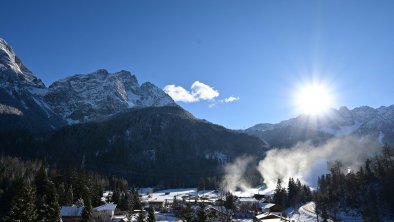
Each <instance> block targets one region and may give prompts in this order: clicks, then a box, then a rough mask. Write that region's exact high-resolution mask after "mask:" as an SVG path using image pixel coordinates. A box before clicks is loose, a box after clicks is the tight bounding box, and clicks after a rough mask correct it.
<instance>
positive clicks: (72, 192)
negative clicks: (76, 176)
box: [66, 185, 74, 206]
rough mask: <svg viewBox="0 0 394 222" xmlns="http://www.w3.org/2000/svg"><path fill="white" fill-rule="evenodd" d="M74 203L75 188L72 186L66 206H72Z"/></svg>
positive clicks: (67, 195)
mask: <svg viewBox="0 0 394 222" xmlns="http://www.w3.org/2000/svg"><path fill="white" fill-rule="evenodd" d="M73 203H74V191H73V186H72V185H70V187H69V188H68V190H67V194H66V204H67V205H69V206H71V205H72V204H73Z"/></svg>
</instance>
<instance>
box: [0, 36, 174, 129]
mask: <svg viewBox="0 0 394 222" xmlns="http://www.w3.org/2000/svg"><path fill="white" fill-rule="evenodd" d="M0 73H1V75H0V80H1V83H0V99H1V100H0V102H1V105H0V114H3V115H2V117H1V118H0V123H2V124H1V125H0V129H3V130H9V129H10V127H11V128H15V129H21V128H22V129H29V130H32V131H34V132H37V131H49V130H53V129H57V128H59V127H61V126H63V125H66V124H75V123H84V122H88V121H94V120H99V119H102V118H107V117H109V116H111V115H114V114H117V113H119V112H121V111H124V110H126V109H129V108H136V107H139V108H141V107H151V106H155V107H159V106H177V105H176V103H175V102H174V101H173V100H172V98H171V97H170V96H168V95H167V94H166V93H164V92H163V91H162V90H161V89H160V88H158V87H157V86H155V85H154V84H152V83H149V82H146V83H144V84H142V85H139V83H138V81H137V78H136V77H135V75H132V74H131V73H130V72H128V71H123V70H122V71H120V72H117V73H114V74H110V73H108V71H106V70H104V69H100V70H97V71H96V72H94V73H91V74H78V75H73V76H71V77H68V78H65V79H62V80H59V81H56V82H54V83H52V84H51V85H50V86H49V87H48V88H47V87H46V86H45V85H44V83H43V82H42V81H41V80H40V79H39V78H37V77H36V76H35V75H34V74H33V73H32V72H31V71H30V70H29V69H27V68H26V67H25V66H24V65H23V63H22V62H21V60H20V59H19V58H18V57H17V56H16V55H15V53H14V51H13V50H12V48H11V47H10V46H9V45H8V44H7V43H6V41H5V40H3V39H0ZM11 123H12V124H11Z"/></svg>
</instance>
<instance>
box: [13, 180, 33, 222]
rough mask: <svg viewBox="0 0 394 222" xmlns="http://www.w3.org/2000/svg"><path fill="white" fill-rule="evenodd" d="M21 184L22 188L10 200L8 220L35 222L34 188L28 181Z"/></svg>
mask: <svg viewBox="0 0 394 222" xmlns="http://www.w3.org/2000/svg"><path fill="white" fill-rule="evenodd" d="M21 184H22V187H23V188H22V189H21V190H20V192H19V193H18V194H17V195H16V196H15V197H14V199H13V200H12V203H11V209H10V212H9V216H8V221H23V222H35V221H37V216H36V208H35V203H34V202H35V193H34V190H33V188H32V187H31V185H30V183H28V182H21Z"/></svg>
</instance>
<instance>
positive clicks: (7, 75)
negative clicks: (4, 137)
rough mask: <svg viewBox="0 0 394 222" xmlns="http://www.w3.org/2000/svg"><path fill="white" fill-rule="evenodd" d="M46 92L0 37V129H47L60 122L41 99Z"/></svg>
mask: <svg viewBox="0 0 394 222" xmlns="http://www.w3.org/2000/svg"><path fill="white" fill-rule="evenodd" d="M46 93H47V88H46V87H45V85H44V83H43V82H42V81H41V80H40V79H38V78H37V77H36V76H35V75H34V74H33V73H32V72H31V71H30V70H29V69H28V68H26V66H24V65H23V63H22V62H21V60H20V59H19V58H18V57H17V56H16V55H15V53H14V51H13V50H12V48H11V47H10V46H9V45H8V44H7V42H6V41H5V40H3V39H1V38H0V123H1V124H0V130H11V129H20V128H23V129H30V130H33V131H46V130H50V129H54V128H57V127H59V126H61V125H62V124H63V121H62V119H61V118H60V117H59V116H58V115H57V114H55V113H54V112H53V111H52V109H51V108H50V107H49V106H48V104H46V103H45V102H44V100H43V96H44V95H45V94H46Z"/></svg>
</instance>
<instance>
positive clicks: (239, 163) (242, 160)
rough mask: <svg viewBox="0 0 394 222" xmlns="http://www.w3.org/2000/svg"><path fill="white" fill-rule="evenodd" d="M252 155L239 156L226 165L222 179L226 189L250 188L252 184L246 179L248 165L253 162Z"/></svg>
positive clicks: (232, 190) (244, 189)
mask: <svg viewBox="0 0 394 222" xmlns="http://www.w3.org/2000/svg"><path fill="white" fill-rule="evenodd" d="M252 160H253V158H252V157H245V156H243V157H238V158H237V159H236V160H235V161H234V162H233V163H229V164H227V165H226V166H225V167H224V171H225V176H224V178H223V181H222V188H223V189H224V190H226V191H231V192H234V191H236V190H238V189H241V190H243V191H246V190H248V189H250V184H249V183H248V182H247V181H246V180H245V179H244V177H243V176H244V173H245V171H246V169H247V166H248V165H249V164H250V163H251V162H252Z"/></svg>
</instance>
